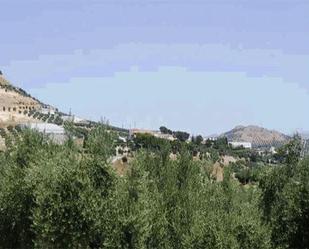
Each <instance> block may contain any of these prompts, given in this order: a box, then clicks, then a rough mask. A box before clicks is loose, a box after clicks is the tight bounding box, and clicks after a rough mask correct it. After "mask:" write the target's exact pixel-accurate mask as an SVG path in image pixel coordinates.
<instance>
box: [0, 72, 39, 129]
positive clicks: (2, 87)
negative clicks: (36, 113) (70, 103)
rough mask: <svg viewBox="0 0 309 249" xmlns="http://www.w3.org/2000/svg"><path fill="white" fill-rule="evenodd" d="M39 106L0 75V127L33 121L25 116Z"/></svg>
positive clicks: (34, 100) (37, 102)
mask: <svg viewBox="0 0 309 249" xmlns="http://www.w3.org/2000/svg"><path fill="white" fill-rule="evenodd" d="M41 106H42V103H40V102H39V101H38V100H36V99H35V98H33V97H31V96H30V95H29V94H27V93H26V92H25V91H24V90H22V89H20V88H17V87H14V86H13V85H11V84H10V83H9V82H8V81H7V80H6V79H5V78H4V77H3V75H2V74H1V73H0V127H1V126H2V127H3V126H7V125H11V124H15V123H22V122H28V121H33V118H31V117H29V116H28V115H27V114H28V113H29V112H30V111H33V110H37V109H39V108H40V107H41Z"/></svg>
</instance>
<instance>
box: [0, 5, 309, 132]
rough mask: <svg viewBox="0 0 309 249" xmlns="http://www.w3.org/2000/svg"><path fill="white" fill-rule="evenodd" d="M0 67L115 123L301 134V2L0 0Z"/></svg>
mask: <svg viewBox="0 0 309 249" xmlns="http://www.w3.org/2000/svg"><path fill="white" fill-rule="evenodd" d="M0 6H1V15H0V30H1V34H2V35H1V39H0V53H1V56H0V70H2V71H3V72H4V73H5V75H6V77H7V78H9V79H10V80H11V81H12V82H14V83H15V84H16V85H18V86H21V87H23V88H25V89H26V90H28V91H29V92H30V93H32V94H33V95H34V96H36V97H38V98H40V99H41V100H43V101H45V102H47V103H50V104H53V105H55V106H57V107H59V108H60V109H61V110H63V111H69V109H70V108H71V109H72V112H74V113H76V114H77V115H80V116H84V117H87V118H92V119H95V120H99V119H100V118H101V117H106V118H107V119H109V120H110V122H111V123H112V124H115V125H118V126H124V127H133V126H138V127H141V128H152V129H154V128H158V127H159V126H160V125H161V124H162V125H166V126H168V127H170V128H172V129H181V130H187V131H190V132H192V133H195V134H197V133H202V134H205V135H207V134H212V133H220V132H223V131H226V130H229V129H231V128H233V127H234V126H236V125H239V124H243V125H248V124H256V125H261V126H265V127H267V128H271V129H278V130H280V131H283V132H286V133H292V132H294V131H295V130H309V115H308V107H309V45H308V44H309V25H308V23H309V14H308V13H309V1H308V0H216V1H214V0H203V1H202V0H190V1H184V0H142V1H141V0H105V1H104V0H101V1H98V0H87V1H86V0H74V1H73V0H62V1H60V0H45V1H39V0H29V1H23V0H20V1H17V0H0Z"/></svg>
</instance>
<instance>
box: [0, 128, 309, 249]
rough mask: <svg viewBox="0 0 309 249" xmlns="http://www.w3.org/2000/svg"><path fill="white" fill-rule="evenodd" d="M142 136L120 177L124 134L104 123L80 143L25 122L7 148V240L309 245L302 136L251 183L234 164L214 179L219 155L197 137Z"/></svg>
mask: <svg viewBox="0 0 309 249" xmlns="http://www.w3.org/2000/svg"><path fill="white" fill-rule="evenodd" d="M78 132H81V133H82V131H80V130H79V131H78ZM137 139H139V140H138V141H136V142H137V144H138V145H139V148H138V149H137V152H136V154H135V157H134V159H133V161H132V162H131V164H130V169H129V171H128V173H127V174H126V175H125V176H122V177H120V176H117V175H116V173H115V172H114V170H113V168H112V167H111V165H110V159H111V157H112V156H113V153H114V146H115V141H116V139H115V137H114V134H113V133H112V132H108V131H106V130H105V129H104V128H103V127H98V128H96V129H93V130H91V131H89V133H88V134H87V140H86V141H85V143H84V146H83V148H82V149H81V148H79V147H77V146H76V145H75V143H74V142H73V140H72V139H71V138H70V139H69V140H68V141H67V142H66V143H65V144H64V145H57V144H54V143H52V142H51V141H49V140H48V139H47V138H45V137H44V136H43V135H41V134H38V133H35V132H32V131H29V130H24V131H22V134H21V135H20V136H19V137H18V139H17V140H16V141H15V142H14V143H11V144H9V146H8V149H7V151H6V152H4V153H2V154H0V248H164V249H165V248H180V249H181V248H184V249H187V248H192V249H193V248H194V249H195V248H210V249H230V248H235V249H236V248H239V249H249V248H250V249H254V248H256V249H260V248H261V249H263V248H308V247H309V245H308V227H307V224H308V222H309V220H308V217H309V212H308V211H309V208H308V207H309V205H308V204H309V194H308V193H309V184H308V183H309V170H308V166H309V161H308V160H303V161H300V162H298V160H297V158H298V157H297V153H298V150H297V148H298V147H297V144H294V145H293V146H292V145H291V146H290V147H288V148H289V150H288V151H286V152H285V153H283V155H285V156H286V158H285V159H284V160H283V162H284V164H282V166H276V167H275V168H273V167H267V168H265V167H263V169H262V170H261V171H260V172H259V173H257V174H256V177H255V179H256V182H257V183H260V184H259V185H257V184H255V185H245V186H244V185H242V184H240V183H239V182H238V181H237V180H235V179H234V177H233V176H232V171H233V167H230V168H227V170H225V173H224V174H225V177H224V180H223V182H214V181H213V180H212V178H211V175H210V170H209V169H210V167H211V165H212V163H213V162H212V160H213V159H212V158H207V159H206V158H202V159H201V160H193V159H192V153H191V151H190V146H193V145H186V146H185V145H184V144H182V143H179V142H177V141H174V143H172V142H171V143H170V142H168V143H167V142H165V143H163V142H162V140H154V139H153V138H150V137H138V138H137ZM221 142H222V143H223V144H224V143H225V142H224V141H221ZM196 146H199V143H196ZM220 146H221V147H220ZM222 146H223V145H222V144H221V143H220V142H219V143H218V144H213V145H212V146H210V147H208V149H209V150H214V151H216V150H218V149H220V148H222ZM175 148H176V149H177V155H178V156H177V158H173V159H171V158H170V153H171V152H173V150H175ZM234 168H235V169H237V165H235V166H234ZM238 169H239V171H238V172H241V170H242V168H238Z"/></svg>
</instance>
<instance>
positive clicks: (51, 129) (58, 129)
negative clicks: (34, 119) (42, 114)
mask: <svg viewBox="0 0 309 249" xmlns="http://www.w3.org/2000/svg"><path fill="white" fill-rule="evenodd" d="M20 126H21V127H24V128H29V129H31V130H36V131H38V132H40V133H43V134H45V135H47V136H48V137H49V138H51V139H52V141H54V142H55V143H58V144H63V143H64V142H65V140H66V139H67V136H66V133H65V130H64V128H63V127H62V126H59V125H55V124H49V123H27V124H22V125H20Z"/></svg>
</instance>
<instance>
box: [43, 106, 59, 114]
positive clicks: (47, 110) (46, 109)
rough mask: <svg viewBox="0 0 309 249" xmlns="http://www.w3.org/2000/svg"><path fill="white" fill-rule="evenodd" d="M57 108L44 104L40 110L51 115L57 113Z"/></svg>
mask: <svg viewBox="0 0 309 249" xmlns="http://www.w3.org/2000/svg"><path fill="white" fill-rule="evenodd" d="M56 111H57V110H56V108H54V107H52V106H50V105H48V106H42V107H41V108H40V109H39V112H40V113H42V114H45V115H47V114H51V115H55V114H56Z"/></svg>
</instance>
